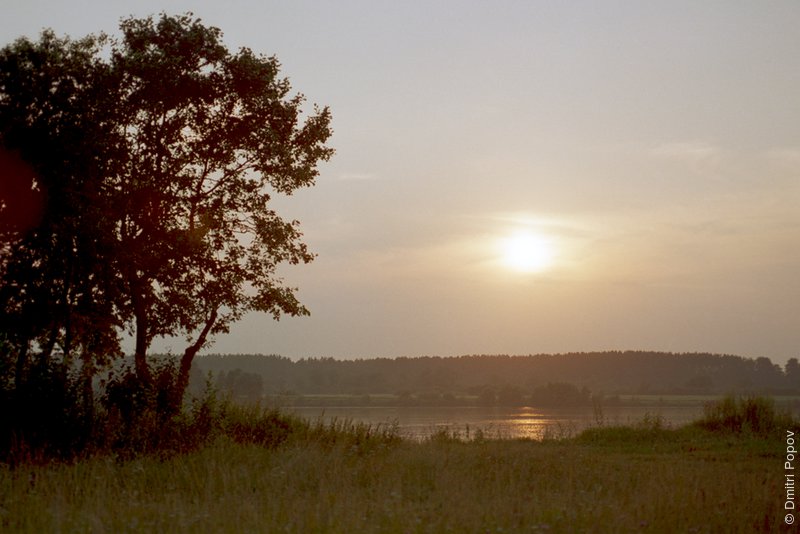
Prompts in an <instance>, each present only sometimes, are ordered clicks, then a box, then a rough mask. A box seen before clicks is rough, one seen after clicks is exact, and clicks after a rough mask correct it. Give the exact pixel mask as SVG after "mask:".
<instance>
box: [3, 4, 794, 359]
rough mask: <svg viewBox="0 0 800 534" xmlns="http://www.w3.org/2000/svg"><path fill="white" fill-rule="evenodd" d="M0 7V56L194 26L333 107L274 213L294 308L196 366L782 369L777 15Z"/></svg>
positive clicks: (784, 99) (782, 81)
mask: <svg viewBox="0 0 800 534" xmlns="http://www.w3.org/2000/svg"><path fill="white" fill-rule="evenodd" d="M2 6H3V17H2V18H1V19H0V42H2V43H3V44H5V43H8V42H10V41H11V40H12V39H14V38H15V37H18V36H20V35H28V36H32V37H35V36H37V35H38V33H39V31H40V30H41V29H42V28H43V27H51V28H53V29H54V30H55V31H56V32H57V33H59V34H64V33H66V34H69V35H71V36H73V37H79V36H82V35H85V34H87V33H93V32H98V31H107V32H114V31H116V29H117V27H118V21H119V19H120V18H121V17H123V16H127V15H131V14H133V15H137V16H141V15H148V14H153V13H158V12H160V11H162V10H166V11H167V12H169V13H181V12H184V11H187V10H191V11H193V12H194V13H195V14H196V15H198V16H199V17H201V18H202V19H203V20H204V21H205V22H206V23H208V24H210V25H214V26H218V27H220V28H221V29H222V31H223V32H224V34H225V41H226V42H227V43H228V44H229V45H230V46H231V47H234V48H236V47H239V46H248V47H250V48H252V49H253V50H255V51H257V52H262V53H264V54H266V55H273V54H274V55H276V56H277V57H278V58H279V60H280V61H281V63H282V64H283V74H284V75H285V76H287V77H289V78H290V80H291V82H292V84H293V87H294V88H295V90H296V91H299V92H302V93H304V94H305V95H306V96H307V97H308V100H309V102H316V103H319V104H321V105H328V106H330V107H331V110H332V112H333V118H334V122H333V126H334V130H335V131H334V136H333V138H332V139H331V145H332V146H333V147H334V148H336V150H337V154H336V156H335V157H334V159H333V160H332V161H331V162H330V163H327V164H324V165H323V166H322V167H321V168H320V170H321V176H320V179H319V181H318V184H317V185H316V186H315V187H313V188H310V189H307V190H303V191H300V192H298V193H297V194H295V195H294V196H293V197H290V198H288V199H286V200H283V199H281V200H279V201H278V204H279V207H280V210H279V211H280V212H281V213H283V214H284V215H285V216H286V217H288V218H297V219H299V220H300V221H301V222H302V228H303V230H304V233H305V236H306V241H307V242H308V244H309V245H310V246H311V248H312V249H313V250H314V251H315V252H317V253H318V254H319V258H318V259H317V261H315V262H314V263H313V264H311V265H308V266H302V267H293V268H291V269H286V270H285V271H284V272H283V274H284V276H285V278H286V280H287V281H288V282H289V283H290V284H291V285H296V286H299V287H300V293H299V296H300V298H301V300H302V301H303V302H304V303H305V304H306V305H307V306H308V307H309V308H310V309H311V312H312V316H311V317H309V318H302V319H291V318H287V319H283V320H281V321H280V322H278V323H275V322H273V321H272V320H271V319H270V318H269V317H267V316H266V315H252V316H249V317H247V318H246V319H245V320H244V321H242V322H241V323H239V324H238V325H237V326H236V327H234V329H233V331H232V333H231V334H230V335H228V336H224V337H220V338H218V339H217V342H216V344H215V345H214V346H213V347H212V348H211V349H210V350H211V351H213V352H263V353H278V354H283V355H285V356H290V357H293V358H294V357H306V356H334V357H371V356H420V355H441V356H449V355H460V354H478V353H484V354H498V353H505V354H529V353H538V352H566V351H589V350H609V349H648V350H649V349H652V350H666V351H678V352H683V351H709V352H719V353H733V354H739V355H743V356H753V357H755V356H768V357H770V358H772V359H773V361H774V362H776V363H783V362H784V361H785V360H786V359H787V358H789V357H792V356H795V357H797V356H800V31H798V27H800V2H797V1H795V0H791V1H782V2H777V1H776V2H772V1H763V2H762V1H759V2H756V1H752V2H744V1H728V0H726V1H719V2H714V1H704V2H697V1H686V2H683V1H676V0H670V1H664V2H639V1H618V2H600V1H587V2H577V1H574V2H554V1H540V2H536V1H519V2H510V1H508V2H504V1H498V2H477V1H476V2H455V1H450V2H445V1H439V2H397V1H393V2H377V1H363V2H341V1H336V2H298V1H293V2H269V1H252V2H237V1H235V0H232V1H231V0H229V1H226V2H221V1H214V2H207V1H195V2H184V1H168V0H161V1H160V2H153V1H150V0H147V1H137V2H132V1H125V2H123V1H110V0H103V1H95V0H84V1H77V0H76V1H71V2H62V1H55V0H50V1H40V0H2ZM512 236H516V237H513V238H512ZM509 240H510V241H509ZM510 243H516V246H515V247H514V245H511V244H510ZM509 247H514V248H512V250H507V249H508V248H509ZM164 346H165V345H164V344H161V345H159V347H158V348H163V347H164ZM166 346H172V347H173V348H174V349H175V350H182V348H183V344H182V343H180V342H175V343H167V344H166Z"/></svg>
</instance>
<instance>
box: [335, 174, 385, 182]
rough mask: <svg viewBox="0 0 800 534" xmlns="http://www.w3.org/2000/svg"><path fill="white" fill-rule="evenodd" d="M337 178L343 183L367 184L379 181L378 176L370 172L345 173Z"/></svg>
mask: <svg viewBox="0 0 800 534" xmlns="http://www.w3.org/2000/svg"><path fill="white" fill-rule="evenodd" d="M337 178H338V179H339V180H341V181H343V182H367V181H370V180H377V179H378V177H377V176H376V175H374V174H372V173H368V172H343V173H341V174H339V176H337Z"/></svg>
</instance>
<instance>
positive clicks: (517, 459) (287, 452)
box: [0, 404, 797, 533]
mask: <svg viewBox="0 0 800 534" xmlns="http://www.w3.org/2000/svg"><path fill="white" fill-rule="evenodd" d="M720 406H721V408H720V411H719V412H718V413H717V416H716V419H714V417H711V418H710V419H709V418H707V419H706V423H704V424H693V425H687V426H685V427H682V428H679V429H670V428H666V427H665V426H664V425H663V424H662V422H661V421H660V420H659V419H658V418H651V419H649V420H648V419H646V420H643V421H641V422H639V423H638V424H636V425H633V426H628V427H597V428H593V429H590V430H587V431H584V432H583V433H581V434H579V435H577V436H575V437H571V438H566V439H545V440H542V441H532V440H496V439H486V438H485V437H484V436H483V435H474V434H473V435H472V436H470V439H469V440H467V439H465V436H463V435H456V434H454V433H452V432H449V431H447V430H443V431H441V432H439V433H436V434H434V435H432V436H431V437H430V438H429V439H427V440H425V441H423V442H412V441H408V440H403V439H400V438H399V437H398V436H397V434H396V432H395V430H394V429H393V428H392V427H380V428H375V427H366V426H362V425H357V424H348V423H346V422H340V423H337V425H338V426H336V427H321V426H317V427H313V426H308V427H305V430H304V431H303V432H301V433H299V434H297V435H296V436H288V437H287V439H286V440H285V441H282V442H280V443H271V444H267V443H262V444H260V445H257V444H254V443H252V442H247V440H236V439H234V438H232V437H231V436H221V437H219V438H217V439H215V440H214V441H213V442H212V443H210V444H207V445H204V446H202V447H200V448H198V449H197V450H194V451H192V452H188V453H183V454H174V455H171V456H161V457H159V456H156V455H148V456H141V457H135V458H132V459H128V460H121V459H118V458H114V457H109V456H98V457H94V458H87V459H83V460H79V461H75V462H71V463H48V464H45V465H31V464H24V465H18V466H16V467H14V468H11V467H8V466H6V467H3V468H2V469H0V503H2V504H1V505H0V506H1V508H0V525H2V530H4V531H13V532H56V531H61V532H79V531H80V532H145V531H146V532H448V531H449V532H587V531H591V532H743V533H744V532H748V533H749V532H770V531H774V532H779V531H782V530H781V529H782V528H783V527H784V519H785V514H786V511H785V510H784V503H785V501H786V499H787V493H786V488H785V484H786V480H787V479H786V477H785V474H786V471H785V462H786V461H787V441H786V440H787V435H788V434H787V432H795V431H796V430H797V429H796V428H793V426H794V425H795V422H794V421H790V420H786V419H782V418H776V417H772V415H774V414H768V418H769V421H767V420H766V418H765V417H764V414H762V415H761V416H759V415H758V414H756V415H755V416H754V417H755V418H754V419H751V420H748V419H746V418H742V417H738V416H739V415H742V416H743V417H746V411H747V410H748V409H749V408H747V406H744V405H742V406H739V407H737V406H733V409H734V412H736V410H739V408H741V410H740V411H741V413H740V414H738V415H737V413H734V412H730V410H728V412H729V413H728V415H729V416H732V417H727V416H726V415H725V413H726V412H725V410H727V408H725V407H724V406H723V405H722V404H721V405H720ZM728 408H730V406H729V407H728ZM751 408H753V406H751ZM754 409H755V410H756V411H757V410H758V409H760V408H759V405H755V406H754ZM750 411H751V412H752V411H753V410H750ZM712 416H713V414H712ZM726 417H727V418H726ZM737 417H738V418H737ZM714 421H716V423H715V422H714ZM759 421H761V422H759ZM767 423H769V424H767ZM715 425H716V426H715ZM725 425H729V428H727V427H725ZM781 425H785V426H786V428H782V427H781ZM237 441H238V442H237Z"/></svg>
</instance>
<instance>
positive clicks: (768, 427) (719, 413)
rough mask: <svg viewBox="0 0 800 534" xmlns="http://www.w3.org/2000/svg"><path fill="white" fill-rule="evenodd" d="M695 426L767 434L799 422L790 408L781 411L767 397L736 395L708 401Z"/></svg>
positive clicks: (731, 431)
mask: <svg viewBox="0 0 800 534" xmlns="http://www.w3.org/2000/svg"><path fill="white" fill-rule="evenodd" d="M703 412H704V413H703V417H702V418H701V419H700V420H698V421H697V422H695V423H694V424H695V426H698V427H700V428H703V429H705V430H710V431H712V432H727V433H736V434H753V435H757V436H767V435H769V434H772V433H774V432H780V431H782V430H785V429H787V428H791V427H792V426H794V425H795V424H796V422H795V420H794V419H793V417H792V416H791V414H789V413H788V412H779V411H778V410H777V408H776V407H775V402H774V401H773V400H772V399H771V398H767V397H744V398H742V397H736V396H733V395H729V396H727V397H725V398H724V399H722V400H720V401H717V402H711V403H708V404H706V406H705V408H704V410H703Z"/></svg>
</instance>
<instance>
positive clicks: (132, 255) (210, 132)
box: [0, 14, 333, 399]
mask: <svg viewBox="0 0 800 534" xmlns="http://www.w3.org/2000/svg"><path fill="white" fill-rule="evenodd" d="M120 27H121V30H122V36H121V38H120V39H113V38H110V37H107V36H104V35H99V36H90V37H87V38H85V39H83V40H80V41H71V40H69V39H66V38H65V39H58V38H56V37H55V36H54V35H53V34H52V32H45V33H44V34H43V35H42V38H41V40H40V41H39V42H38V43H32V42H30V41H28V40H26V39H22V40H19V41H17V42H15V43H14V44H12V45H10V46H8V47H6V48H4V49H3V50H2V56H0V61H1V62H2V79H1V80H2V81H0V144H1V145H2V146H3V147H4V148H5V149H6V150H7V151H16V152H15V153H18V154H19V156H20V158H21V159H22V160H23V161H24V162H26V163H27V164H28V165H30V167H31V168H32V169H34V170H35V176H34V177H33V178H29V181H30V183H31V185H32V188H33V189H41V190H43V191H44V196H45V199H46V200H45V207H44V217H43V222H41V223H38V224H36V225H35V227H34V228H33V229H27V230H25V231H23V232H22V233H20V232H12V231H0V236H1V237H2V239H3V242H2V249H1V250H2V257H1V259H2V266H1V267H0V276H2V283H3V287H4V288H9V289H8V291H7V292H8V293H9V294H10V296H12V297H13V298H12V299H11V300H10V301H9V302H11V303H12V304H10V305H7V306H6V308H5V309H4V310H3V313H4V314H5V315H6V317H15V318H16V321H17V322H18V323H21V324H25V325H30V324H33V323H28V321H29V318H30V317H32V316H33V315H36V314H39V315H37V316H40V317H43V318H44V320H41V321H38V320H37V322H36V325H35V328H33V327H32V328H29V330H31V331H30V332H28V333H26V334H25V335H24V336H18V335H17V337H16V338H15V339H14V340H13V343H11V346H12V347H16V348H15V350H16V352H17V354H18V355H19V354H22V353H23V352H25V353H27V351H28V350H30V349H31V348H33V349H35V350H37V351H38V352H39V353H40V354H41V355H44V357H49V356H50V353H51V352H52V351H53V350H54V349H55V347H56V346H58V347H59V348H60V350H61V352H62V353H63V354H65V355H67V356H69V355H70V354H72V353H73V352H75V353H78V352H82V353H87V354H88V353H91V354H100V353H102V354H105V355H113V354H117V353H119V332H120V329H126V330H127V331H128V332H130V334H131V335H133V336H134V338H135V355H134V360H135V370H136V375H137V378H138V380H139V382H140V383H142V384H144V385H150V384H151V383H152V381H153V378H152V376H151V372H150V366H149V365H148V350H149V347H150V345H151V343H152V341H153V340H154V339H155V338H157V337H163V336H181V335H182V336H184V337H185V339H186V348H185V350H184V351H183V354H182V356H181V360H180V365H179V369H178V372H177V375H176V377H175V383H174V392H175V398H176V399H180V398H182V395H183V392H184V391H185V389H186V385H187V383H188V377H189V369H190V367H191V364H192V361H193V359H194V357H195V355H196V354H197V352H198V351H199V350H200V349H201V348H202V347H203V346H205V345H206V344H207V343H208V342H209V340H210V339H211V337H212V336H214V335H215V334H220V333H224V332H227V331H228V329H229V327H230V325H231V324H232V322H234V321H236V320H238V319H239V318H240V317H241V316H242V315H243V314H244V313H246V312H248V311H251V310H256V311H262V312H267V313H270V314H272V316H273V317H274V318H276V319H277V318H278V317H279V316H280V315H281V314H289V315H302V314H307V313H308V311H307V310H306V308H305V307H303V306H302V305H301V304H300V302H299V301H298V300H297V298H296V296H295V291H296V290H295V289H294V288H289V287H286V286H285V285H284V284H283V281H282V280H281V279H280V278H278V277H277V276H276V268H277V266H278V265H279V264H280V263H282V262H288V263H290V264H297V263H301V262H309V261H311V260H312V259H313V254H311V253H310V252H309V251H308V250H307V248H306V245H305V244H304V243H303V242H302V241H301V237H302V234H301V233H300V231H299V227H298V225H299V223H298V222H297V221H285V220H283V219H282V218H281V217H280V216H279V215H278V214H277V213H276V212H275V211H274V210H272V209H271V204H270V198H271V194H276V193H277V194H286V195H289V194H291V193H292V192H294V191H295V190H297V189H298V188H301V187H305V186H310V185H312V184H313V183H314V179H315V177H316V176H317V174H318V171H317V165H318V163H319V162H320V161H326V160H328V159H329V158H330V156H331V155H332V153H333V151H332V149H331V148H329V147H327V146H326V145H325V143H326V141H327V140H328V138H329V136H330V134H331V130H330V112H329V110H328V109H327V108H323V109H319V108H317V107H314V108H313V111H311V112H309V113H307V114H305V116H304V113H303V107H304V98H303V96H302V95H290V91H291V88H290V85H289V82H288V81H287V80H286V79H282V78H280V77H279V67H280V65H279V63H278V61H277V59H275V58H274V57H264V56H260V55H256V54H254V53H253V52H252V51H251V50H249V49H247V48H243V49H241V50H239V51H238V52H235V53H233V52H231V51H229V50H228V49H227V48H226V47H225V46H224V44H223V43H222V33H221V31H220V30H219V29H217V28H213V27H208V26H205V25H203V24H202V23H201V21H200V20H199V19H196V18H194V17H193V16H192V15H191V14H186V15H180V16H169V15H166V14H162V15H161V16H160V17H158V18H157V19H155V18H153V17H148V18H144V19H136V18H129V19H125V20H123V21H122V23H121V26H120ZM31 88H33V89H34V90H33V91H32V90H31ZM303 118H304V120H301V119H303ZM42 147H47V150H46V151H43V150H42ZM51 150H52V151H53V152H50V151H51ZM7 205H9V203H4V204H3V203H0V210H3V211H0V214H2V213H3V212H4V211H7V210H8V208H7ZM52 243H56V244H57V246H56V247H55V248H52V247H50V248H49V244H52ZM67 264H69V265H67ZM73 264H74V265H73ZM28 268H33V272H34V273H35V275H32V274H23V273H28V272H29V271H27V270H26V269H28ZM64 273H69V276H65V275H64ZM54 274H57V275H59V276H56V277H55V279H53V278H52V276H53V275H54ZM67 279H69V281H68V282H67ZM65 285H68V286H69V287H67V288H65V287H64V286H65ZM28 288H35V289H36V291H34V292H31V291H30V290H29V289H28ZM37 292H39V293H42V294H44V295H47V298H45V299H40V298H38V297H34V296H33V295H34V294H35V293H37ZM58 295H62V296H63V295H66V296H67V297H68V298H62V297H58ZM59 299H60V300H59ZM46 302H57V303H58V304H59V306H55V307H52V308H51V307H50V306H49V305H47V306H44V304H43V303H46ZM28 308H36V309H37V311H36V313H35V314H34V312H28V311H25V310H27V309H28ZM43 308H45V309H46V310H45V311H44V315H41V314H42V312H43ZM84 308H85V310H84ZM58 310H61V311H60V312H59V311H58ZM73 316H80V317H82V318H83V320H82V321H79V322H78V326H79V328H78V329H77V331H80V335H79V336H76V335H75V331H76V325H75V323H74V322H72V320H71V318H72V317H73ZM39 323H41V324H39ZM88 325H93V326H95V327H96V328H87V326H88ZM2 329H3V332H2V333H3V334H4V335H5V336H6V337H9V336H14V335H16V334H14V333H13V329H12V328H7V327H6V321H5V320H4V321H3V326H2ZM48 329H49V330H50V332H55V334H54V335H53V336H51V337H52V342H51V340H50V339H49V338H47V337H46V336H45V333H46V332H47V331H48ZM92 336H95V337H97V336H100V339H99V340H98V341H97V342H93V341H92ZM86 360H87V361H88V360H89V358H87V359H86ZM18 361H19V358H18Z"/></svg>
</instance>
